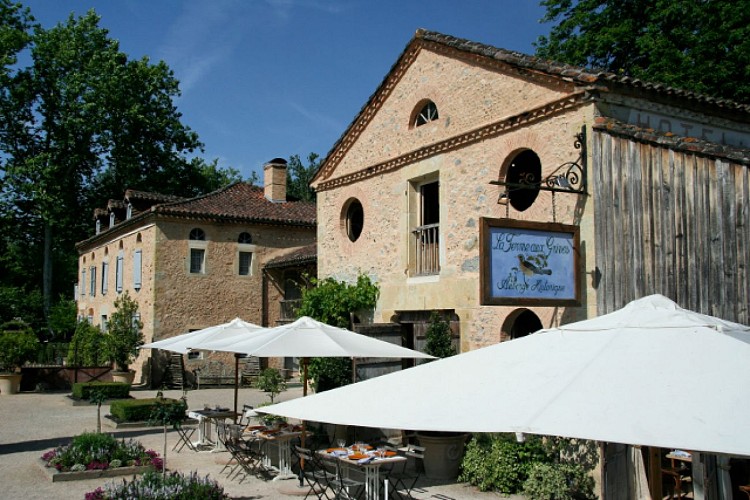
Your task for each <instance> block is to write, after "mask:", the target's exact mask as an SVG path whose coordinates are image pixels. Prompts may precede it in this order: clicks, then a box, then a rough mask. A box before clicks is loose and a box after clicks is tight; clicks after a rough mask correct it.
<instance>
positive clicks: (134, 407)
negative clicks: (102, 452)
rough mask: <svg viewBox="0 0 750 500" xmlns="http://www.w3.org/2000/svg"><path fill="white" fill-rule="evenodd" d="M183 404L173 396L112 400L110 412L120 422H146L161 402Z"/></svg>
mask: <svg viewBox="0 0 750 500" xmlns="http://www.w3.org/2000/svg"><path fill="white" fill-rule="evenodd" d="M165 403H166V404H182V401H180V400H177V399H171V398H147V399H124V400H118V401H112V404H110V406H109V413H110V414H111V415H112V416H113V417H114V418H116V419H117V420H118V421H119V422H146V421H148V420H150V419H151V415H152V413H153V412H154V411H155V409H156V407H157V406H158V405H160V404H165Z"/></svg>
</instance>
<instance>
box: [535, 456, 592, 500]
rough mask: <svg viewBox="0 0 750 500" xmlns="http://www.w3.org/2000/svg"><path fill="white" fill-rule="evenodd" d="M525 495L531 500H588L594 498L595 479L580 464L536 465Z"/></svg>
mask: <svg viewBox="0 0 750 500" xmlns="http://www.w3.org/2000/svg"><path fill="white" fill-rule="evenodd" d="M523 494H524V496H526V498H528V499H529V500H550V499H554V500H587V499H589V498H594V479H593V478H592V477H591V476H590V475H589V474H588V473H587V472H586V470H585V469H584V468H583V466H581V465H578V464H570V463H551V464H545V463H536V464H533V465H532V466H531V469H530V470H529V477H528V478H527V479H526V481H525V482H524V484H523Z"/></svg>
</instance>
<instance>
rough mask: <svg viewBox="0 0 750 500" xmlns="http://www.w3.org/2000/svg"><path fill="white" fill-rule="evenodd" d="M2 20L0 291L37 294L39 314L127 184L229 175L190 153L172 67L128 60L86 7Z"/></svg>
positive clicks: (189, 190) (192, 189)
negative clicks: (47, 20) (45, 19)
mask: <svg viewBox="0 0 750 500" xmlns="http://www.w3.org/2000/svg"><path fill="white" fill-rule="evenodd" d="M0 17H1V19H0V20H2V21H3V25H2V27H0V84H1V86H0V115H2V116H0V165H2V172H0V224H2V225H3V226H4V228H12V229H13V231H10V232H5V231H3V239H2V240H1V241H0V245H2V246H0V268H2V269H0V270H5V269H7V270H8V271H9V273H8V274H7V277H6V275H3V276H2V277H0V294H3V293H4V294H5V295H6V296H8V297H9V298H17V297H19V296H21V294H22V292H28V291H29V289H31V290H32V291H33V290H41V293H40V296H41V297H42V308H43V310H44V313H45V316H48V313H49V310H50V308H51V302H52V300H51V299H52V297H56V296H58V295H59V294H61V293H66V294H69V293H70V289H71V288H72V285H71V283H73V282H74V281H75V276H76V273H77V256H76V252H75V249H74V244H75V242H76V241H80V240H82V239H84V238H86V237H87V236H88V235H89V234H90V231H89V227H90V225H91V222H90V219H91V214H92V212H93V209H94V208H95V207H97V206H101V204H102V203H103V202H106V200H108V199H111V198H114V199H117V198H121V197H122V194H123V192H124V190H125V189H127V188H133V189H140V190H146V191H159V192H161V193H164V194H174V195H180V196H193V195H198V194H201V193H205V192H208V191H211V190H214V189H217V188H219V187H221V186H222V185H224V184H226V183H227V182H231V181H233V180H237V179H238V178H239V175H238V173H237V171H236V170H233V169H228V170H223V169H220V168H218V166H217V164H216V162H215V161H214V162H213V163H209V162H206V161H205V160H203V159H201V158H199V157H196V155H197V153H199V152H201V151H202V147H203V145H202V143H201V142H200V141H199V139H198V136H197V134H196V133H195V132H193V131H192V130H191V129H190V128H189V127H187V126H186V125H184V124H183V123H182V121H181V115H180V113H179V112H178V111H177V108H176V107H175V105H174V100H175V99H176V98H177V97H178V96H179V95H180V90H179V83H178V81H177V80H176V78H175V77H174V74H173V73H172V71H171V70H170V69H169V68H168V67H167V65H166V64H165V63H164V62H158V63H155V64H153V63H151V62H150V61H149V60H148V58H146V57H144V58H141V59H137V60H130V59H129V58H128V57H127V55H125V54H124V53H122V52H121V51H120V50H119V44H118V42H117V41H116V40H113V39H111V38H110V37H109V34H108V32H107V30H106V29H103V28H101V27H100V26H99V22H100V18H99V16H98V15H96V13H95V12H94V11H90V12H88V13H87V14H86V15H84V16H81V17H79V18H75V17H74V16H72V15H71V16H70V17H69V18H68V19H67V21H66V22H64V23H60V24H58V25H56V26H54V27H52V28H50V29H43V28H42V27H40V26H38V25H35V24H34V23H33V18H32V17H31V14H30V13H29V11H28V10H26V9H23V8H21V7H19V6H16V5H14V4H12V3H10V1H9V0H0ZM22 50H27V51H28V55H29V58H28V60H30V63H29V64H28V65H26V66H23V65H20V64H18V61H19V59H18V57H17V56H18V54H19V53H20V52H21V51H22ZM24 60H26V59H24ZM190 157H192V158H190ZM8 235H11V236H8ZM40 269H41V270H42V271H41V273H40V272H39V270H40ZM10 280H12V282H11V281H10ZM18 283H26V285H23V286H24V287H25V288H26V289H25V290H23V289H22V288H21V286H22V285H19V284H18ZM29 283H31V284H33V285H29ZM26 309H27V311H26V313H30V311H28V309H30V308H26Z"/></svg>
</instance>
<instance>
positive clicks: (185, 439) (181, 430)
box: [172, 422, 198, 453]
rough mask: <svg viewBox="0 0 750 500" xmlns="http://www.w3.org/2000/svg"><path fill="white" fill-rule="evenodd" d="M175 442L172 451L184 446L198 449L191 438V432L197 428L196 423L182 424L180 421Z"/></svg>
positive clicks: (179, 449) (194, 449) (177, 450)
mask: <svg viewBox="0 0 750 500" xmlns="http://www.w3.org/2000/svg"><path fill="white" fill-rule="evenodd" d="M176 430H177V442H176V443H175V444H174V446H173V447H172V451H175V452H177V453H179V452H180V451H181V450H182V449H183V448H184V447H186V446H187V447H188V449H189V450H192V451H198V448H196V447H195V445H194V444H193V442H192V441H191V439H192V438H193V434H195V431H197V430H198V426H197V425H184V424H183V423H182V422H180V423H179V424H178V425H177V427H176Z"/></svg>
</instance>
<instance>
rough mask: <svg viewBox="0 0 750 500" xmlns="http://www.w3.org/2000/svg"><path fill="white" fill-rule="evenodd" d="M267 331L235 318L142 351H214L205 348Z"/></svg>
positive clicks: (236, 368) (236, 366) (236, 385)
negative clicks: (211, 344) (212, 344)
mask: <svg viewBox="0 0 750 500" xmlns="http://www.w3.org/2000/svg"><path fill="white" fill-rule="evenodd" d="M263 330H265V328H263V327H262V326H258V325H255V324H253V323H249V322H247V321H243V320H241V319H240V318H234V319H233V320H232V321H230V322H228V323H222V324H220V325H216V326H209V327H207V328H203V329H201V330H196V331H194V332H189V333H183V334H182V335H176V336H174V337H170V338H168V339H163V340H157V341H156V342H151V343H149V344H144V345H142V346H141V349H162V350H165V351H171V352H177V353H180V354H186V353H188V352H190V351H192V350H213V349H210V348H206V347H204V346H205V345H206V344H207V343H210V342H230V341H236V340H242V339H247V338H249V337H252V336H254V335H257V334H258V333H260V332H261V331H263ZM239 358H240V357H239V356H235V358H234V412H235V413H237V393H238V390H239Z"/></svg>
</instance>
